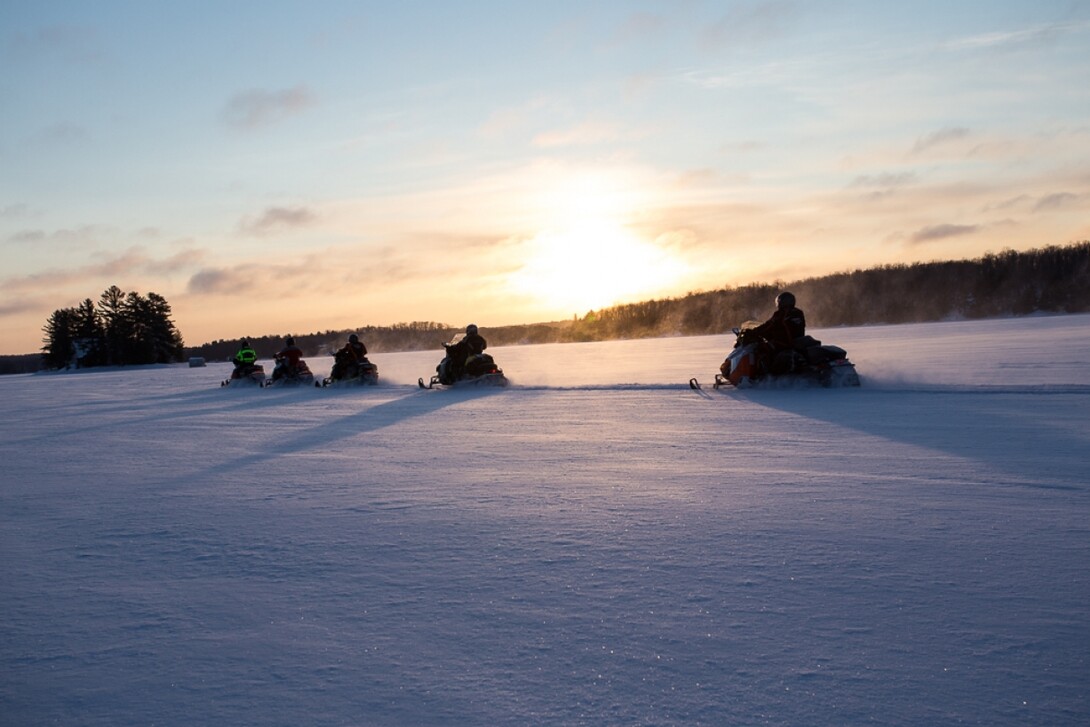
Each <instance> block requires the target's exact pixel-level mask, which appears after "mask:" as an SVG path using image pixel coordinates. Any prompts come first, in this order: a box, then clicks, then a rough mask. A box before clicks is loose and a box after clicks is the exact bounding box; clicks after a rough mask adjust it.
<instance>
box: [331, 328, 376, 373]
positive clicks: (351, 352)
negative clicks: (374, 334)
mask: <svg viewBox="0 0 1090 727" xmlns="http://www.w3.org/2000/svg"><path fill="white" fill-rule="evenodd" d="M333 356H334V358H333V371H332V372H331V373H330V378H333V379H341V378H345V377H346V376H349V375H351V373H354V372H355V371H357V370H358V367H359V365H360V364H361V363H365V362H367V346H364V345H363V342H362V341H360V337H359V336H357V335H356V334H355V333H353V334H352V335H351V336H349V337H348V343H346V344H344V346H342V347H341V349H340V350H339V351H337V353H335V354H333ZM350 372H351V373H350Z"/></svg>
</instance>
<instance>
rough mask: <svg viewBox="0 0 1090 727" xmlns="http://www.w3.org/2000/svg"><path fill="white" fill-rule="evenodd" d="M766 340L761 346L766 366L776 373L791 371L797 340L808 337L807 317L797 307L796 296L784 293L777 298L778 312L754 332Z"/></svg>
mask: <svg viewBox="0 0 1090 727" xmlns="http://www.w3.org/2000/svg"><path fill="white" fill-rule="evenodd" d="M753 332H754V333H756V334H757V335H758V336H760V337H761V338H763V339H764V344H763V345H762V346H761V348H762V351H761V353H762V355H763V358H764V361H765V365H766V367H767V366H770V367H771V369H772V370H773V372H774V373H777V372H779V371H780V370H781V369H786V370H790V367H791V362H792V355H791V352H792V351H794V348H795V340H796V339H798V338H802V337H803V336H805V335H806V316H805V314H803V312H802V311H801V310H800V309H798V308H796V307H795V296H794V295H793V294H792V293H788V292H787V291H784V292H782V293H780V294H779V295H777V296H776V311H775V312H774V313H773V314H772V317H771V318H769V319H768V320H767V321H765V322H764V323H762V324H761V325H759V326H757V328H755V329H754V331H753Z"/></svg>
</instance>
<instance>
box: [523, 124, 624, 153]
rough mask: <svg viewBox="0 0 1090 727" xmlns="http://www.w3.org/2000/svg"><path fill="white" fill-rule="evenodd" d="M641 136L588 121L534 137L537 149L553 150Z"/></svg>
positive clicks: (620, 128) (611, 125)
mask: <svg viewBox="0 0 1090 727" xmlns="http://www.w3.org/2000/svg"><path fill="white" fill-rule="evenodd" d="M639 136H640V135H639V134H638V133H636V132H633V131H631V130H628V129H624V128H623V127H621V126H619V125H617V124H612V123H608V122H603V121H586V122H583V123H581V124H576V125H575V126H571V127H569V128H567V129H560V130H557V131H547V132H544V133H541V134H538V135H537V136H535V137H534V140H533V144H534V146H536V147H541V148H546V149H548V148H552V147H562V146H586V145H590V144H610V143H615V142H619V141H630V140H634V139H637V138H639Z"/></svg>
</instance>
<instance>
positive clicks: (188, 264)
mask: <svg viewBox="0 0 1090 727" xmlns="http://www.w3.org/2000/svg"><path fill="white" fill-rule="evenodd" d="M203 257H204V252H203V251H198V250H186V251H182V252H179V253H176V254H175V255H173V256H171V257H169V258H165V259H159V258H155V257H152V256H150V255H148V253H147V251H146V250H145V249H144V248H142V247H139V246H137V247H131V248H129V249H127V250H124V251H122V252H121V253H118V254H113V255H101V256H98V259H97V260H95V261H93V262H90V263H88V264H85V265H80V266H76V267H71V268H53V269H49V270H43V271H41V272H38V273H33V274H31V275H18V276H10V277H7V278H0V283H2V289H3V291H4V293H5V294H8V295H11V294H14V293H20V294H23V293H37V292H40V291H43V290H55V291H56V290H69V289H72V288H74V287H75V286H77V285H79V286H87V287H93V286H95V285H98V284H100V283H101V282H102V281H103V280H108V281H110V282H111V283H112V282H113V281H115V280H117V279H119V278H124V277H132V276H144V275H162V274H167V273H177V272H180V271H182V270H186V269H189V268H192V267H193V266H194V265H196V264H198V263H199V262H200V261H201V260H202V259H203ZM91 292H93V291H90V290H89V291H88V294H90V293H91Z"/></svg>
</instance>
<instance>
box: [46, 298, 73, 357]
mask: <svg viewBox="0 0 1090 727" xmlns="http://www.w3.org/2000/svg"><path fill="white" fill-rule="evenodd" d="M75 323H76V309H75V308H61V309H59V310H55V311H53V314H52V315H51V316H49V320H47V321H46V324H45V326H44V327H43V328H42V331H43V332H44V333H45V338H43V339H42V342H43V343H44V344H45V345H44V346H42V358H43V359H44V361H45V365H46V366H48V367H49V368H54V369H60V368H64V367H65V366H68V365H69V364H70V363H71V362H72V358H73V356H74V355H75V352H76V349H75V345H74V343H73V331H74V329H75Z"/></svg>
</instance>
